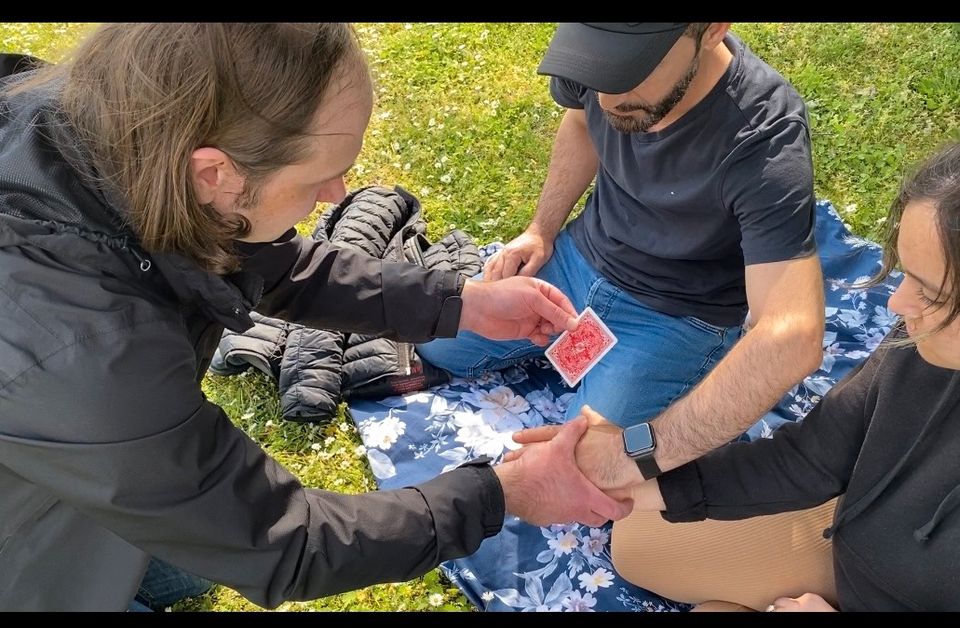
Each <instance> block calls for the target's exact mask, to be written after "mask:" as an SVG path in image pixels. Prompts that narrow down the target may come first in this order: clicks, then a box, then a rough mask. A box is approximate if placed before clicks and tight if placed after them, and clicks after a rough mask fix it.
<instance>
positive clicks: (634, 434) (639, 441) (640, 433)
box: [623, 423, 654, 457]
mask: <svg viewBox="0 0 960 628" xmlns="http://www.w3.org/2000/svg"><path fill="white" fill-rule="evenodd" d="M653 445H654V442H653V430H651V429H650V426H649V425H647V424H646V423H640V424H639V425H631V426H630V427H628V428H627V429H625V430H623V448H624V450H625V451H626V452H627V455H628V456H633V457H636V456H639V455H642V454H645V453H648V452H650V451H653Z"/></svg>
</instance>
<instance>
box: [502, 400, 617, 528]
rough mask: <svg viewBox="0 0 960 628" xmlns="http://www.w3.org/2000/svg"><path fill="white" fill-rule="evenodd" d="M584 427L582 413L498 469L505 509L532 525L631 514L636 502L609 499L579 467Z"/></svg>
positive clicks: (590, 521)
mask: <svg viewBox="0 0 960 628" xmlns="http://www.w3.org/2000/svg"><path fill="white" fill-rule="evenodd" d="M586 429H587V421H586V419H584V418H582V417H578V418H576V419H574V420H573V421H570V422H568V423H567V424H566V425H564V426H563V427H562V428H560V429H558V430H557V431H556V433H555V435H554V437H553V438H552V439H551V440H549V441H546V442H538V443H533V444H529V445H527V446H526V447H525V448H524V453H523V456H520V457H518V458H515V459H513V460H511V461H510V462H505V463H502V464H500V465H498V466H497V467H494V470H495V471H496V473H497V475H498V476H499V478H500V483H501V484H502V485H503V493H504V498H505V500H506V509H507V512H509V513H512V514H514V515H516V516H518V517H520V518H521V519H523V520H524V521H527V522H528V523H532V524H534V525H548V524H551V523H569V522H574V521H576V522H579V523H583V524H586V525H589V526H594V527H596V526H601V525H603V524H605V523H606V522H607V521H609V520H611V519H612V520H614V521H616V520H618V519H622V518H623V517H626V516H627V515H628V514H630V512H631V510H632V509H633V502H632V501H630V500H629V499H626V500H623V501H617V500H615V499H612V498H610V497H608V496H607V495H605V494H604V493H603V492H602V491H601V490H600V489H598V488H597V487H596V486H594V485H593V484H592V483H591V482H590V481H589V480H588V479H587V478H586V477H585V476H584V475H583V474H582V473H581V472H580V470H579V469H578V468H577V464H576V461H575V459H574V450H575V448H576V446H577V442H578V441H579V440H580V437H581V436H582V435H583V433H584V432H585V431H586Z"/></svg>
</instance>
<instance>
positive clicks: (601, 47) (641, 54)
mask: <svg viewBox="0 0 960 628" xmlns="http://www.w3.org/2000/svg"><path fill="white" fill-rule="evenodd" d="M686 28H687V24H686V23H668V22H623V23H620V22H601V23H590V24H587V23H571V22H565V23H562V24H560V25H559V26H558V27H557V32H556V33H554V35H553V39H552V40H551V41H550V47H549V48H547V54H546V55H545V56H544V57H543V61H541V62H540V67H539V68H537V73H538V74H549V75H551V76H559V77H560V78H565V79H570V80H571V81H575V82H577V83H580V84H581V85H585V86H586V87H589V88H590V89H593V90H596V91H598V92H603V93H604V94H622V93H623V92H628V91H630V90H631V89H633V88H634V87H636V86H637V85H639V84H640V83H642V82H643V81H644V79H646V78H647V77H648V76H649V75H650V73H651V72H653V69H654V68H655V67H657V65H658V64H659V63H660V61H662V60H663V58H664V57H665V56H666V54H667V53H668V52H669V51H670V48H672V47H673V44H675V43H676V42H677V40H678V39H680V36H681V35H683V33H684V31H685V30H686Z"/></svg>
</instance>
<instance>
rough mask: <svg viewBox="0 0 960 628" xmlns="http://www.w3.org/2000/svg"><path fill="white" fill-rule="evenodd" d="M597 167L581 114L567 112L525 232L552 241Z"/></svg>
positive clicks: (595, 157)
mask: <svg viewBox="0 0 960 628" xmlns="http://www.w3.org/2000/svg"><path fill="white" fill-rule="evenodd" d="M597 164H598V160H597V152H596V149H594V147H593V142H591V140H590V136H589V134H588V133H587V127H586V124H585V122H584V120H583V112H582V111H576V110H570V111H567V113H566V114H564V116H563V120H562V121H561V122H560V129H559V130H558V131H557V137H556V139H555V140H554V143H553V153H552V155H551V156H550V168H549V170H548V172H547V180H546V182H545V183H544V184H543V191H542V192H541V193H540V200H539V201H538V202H537V211H536V213H535V214H534V217H533V221H532V222H531V223H530V227H529V228H528V230H529V231H534V232H536V233H537V234H539V235H541V236H544V237H545V238H547V239H549V240H552V239H553V238H555V237H556V235H557V234H558V233H559V232H560V228H561V227H562V226H563V223H564V222H565V221H566V219H567V217H568V216H569V215H570V212H571V211H572V210H573V206H574V205H575V204H576V203H577V201H578V200H580V197H581V196H583V193H584V191H585V190H586V189H587V186H589V185H590V182H591V181H593V178H594V177H595V176H596V174H597Z"/></svg>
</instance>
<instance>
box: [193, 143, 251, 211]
mask: <svg viewBox="0 0 960 628" xmlns="http://www.w3.org/2000/svg"><path fill="white" fill-rule="evenodd" d="M190 178H191V181H192V183H193V189H194V192H195V193H196V195H197V200H198V201H200V203H202V204H204V205H213V207H214V208H215V209H217V210H218V211H221V212H222V211H225V210H228V209H230V208H231V205H232V203H224V201H225V200H229V199H227V196H228V195H229V196H232V197H233V198H235V197H236V194H237V192H238V191H239V190H238V188H239V189H242V187H243V181H242V179H240V178H239V177H238V175H237V169H236V167H235V166H234V165H233V160H231V159H230V157H228V156H227V154H226V153H225V152H223V151H222V150H220V149H219V148H213V147H210V146H203V147H201V148H198V149H196V150H195V151H193V153H192V154H191V155H190ZM238 179H240V180H239V181H238ZM238 184H239V185H238ZM220 205H223V207H220Z"/></svg>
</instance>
